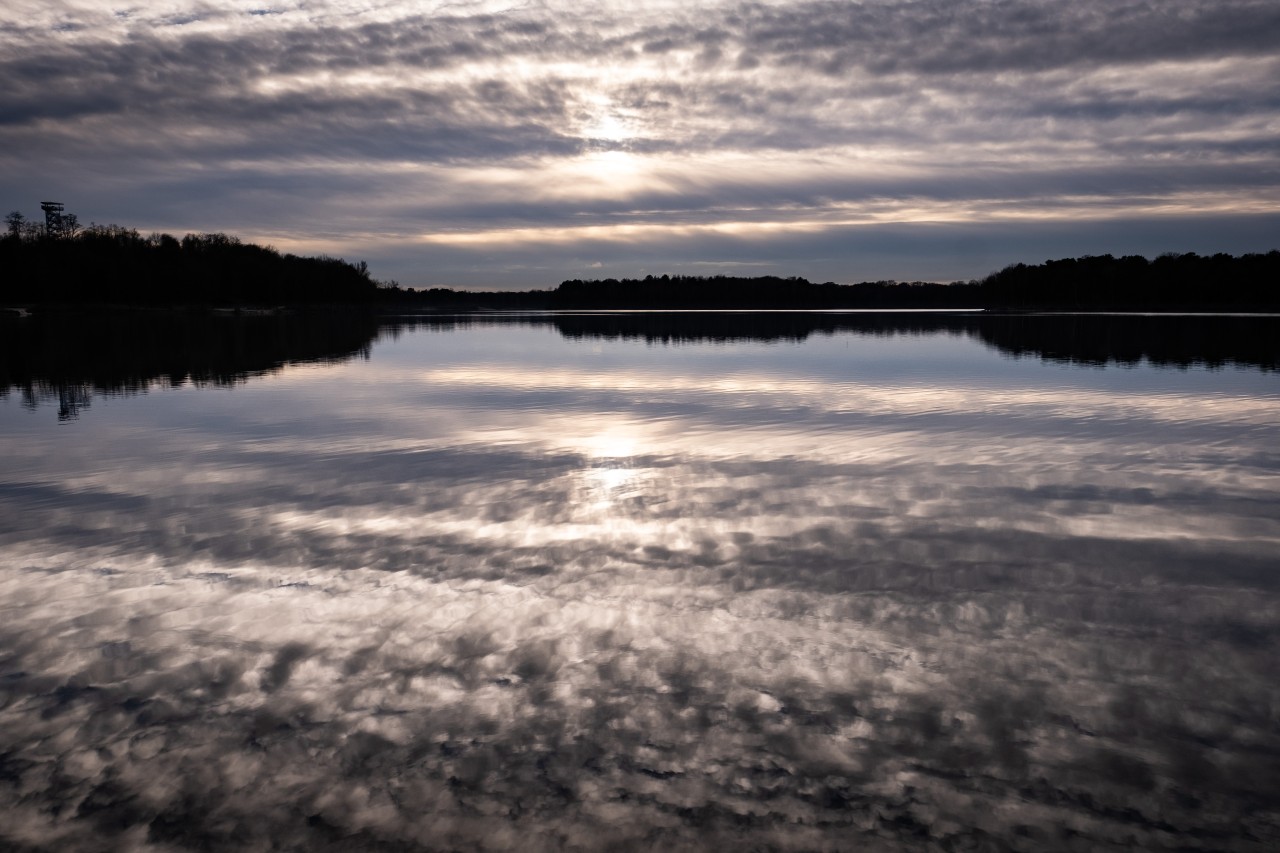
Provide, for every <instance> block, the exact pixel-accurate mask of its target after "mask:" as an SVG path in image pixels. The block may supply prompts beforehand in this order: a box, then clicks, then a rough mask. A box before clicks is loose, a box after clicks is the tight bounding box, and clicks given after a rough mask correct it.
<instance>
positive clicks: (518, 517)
mask: <svg viewBox="0 0 1280 853" xmlns="http://www.w3.org/2000/svg"><path fill="white" fill-rule="evenodd" d="M214 322H221V323H223V324H224V325H221V326H218V325H212V326H211V325H210V323H214ZM3 323H4V325H3V327H2V328H0V334H3V335H4V336H5V339H6V341H7V343H5V344H3V345H2V346H0V359H3V361H0V371H2V372H0V387H3V388H5V389H6V394H5V396H4V397H2V398H0V446H2V455H0V460H2V461H0V847H3V848H4V849H6V850H17V851H25V850H70V851H76V850H116V849H120V850H155V851H172V850H271V849H291V850H292V849H296V850H335V851H336V850H344V851H345V850H442V851H443V850H472V849H495V850H497V849H513V850H515V849H518V850H532V851H537V850H603V849H610V850H628V849H636V850H649V849H671V850H681V849H725V850H739V849H741V850H748V849H749V850H881V849H883V850H1027V851H1032V850H1057V849H1076V850H1108V849H1130V848H1135V847H1137V848H1145V849H1179V850H1257V851H1263V850H1274V849H1276V848H1277V847H1278V846H1280V679H1278V678H1277V676H1278V675H1280V672H1278V669H1280V667H1278V666H1277V660H1280V655H1278V654H1277V652H1278V648H1277V646H1278V645H1280V644H1278V643H1277V640H1278V638H1280V556H1278V555H1280V372H1277V371H1276V367H1277V359H1278V353H1277V349H1280V343H1278V342H1280V320H1277V319H1270V320H1258V319H1253V320H1246V319H1242V318H1226V319H1224V318H1216V319H1214V318H1181V319H1178V318H1167V317H1165V318H1117V317H1112V318H1079V317H1074V318H1073V317H1057V318H1036V317H1023V318H1003V319H1000V318H992V319H983V320H979V319H975V318H964V317H955V316H952V317H937V316H929V315H908V316H890V315H861V316H857V315H855V316H850V315H820V316H817V317H814V316H807V315H782V316H780V317H774V318H761V317H751V316H745V317H744V316H739V317H736V318H735V317H732V316H723V315H710V316H708V315H701V316H698V315H693V316H690V315H684V316H666V315H659V316H648V317H644V316H636V315H610V316H606V317H583V316H579V317H561V318H532V319H529V318H526V319H518V320H517V319H503V318H492V317H491V318H460V319H458V318H454V319H437V320H432V321H421V322H419V321H403V322H401V323H399V324H393V325H384V326H383V327H381V328H379V327H376V326H374V325H373V324H372V323H371V322H369V321H346V320H344V321H341V322H339V321H336V320H333V319H332V318H329V319H323V318H311V319H306V318H277V319H268V318H259V319H254V320H233V319H227V318H224V319H222V320H219V321H211V320H200V319H194V318H186V319H173V318H171V319H170V321H168V322H166V323H164V324H156V323H155V322H154V321H152V320H136V319H135V320H133V321H127V322H125V321H117V322H115V323H103V322H100V321H98V320H94V321H93V322H92V323H89V322H84V321H73V320H63V321H59V322H58V323H46V324H44V325H35V324H32V321H31V320H12V321H10V320H5V321H3ZM24 323H25V324H28V325H20V324H24Z"/></svg>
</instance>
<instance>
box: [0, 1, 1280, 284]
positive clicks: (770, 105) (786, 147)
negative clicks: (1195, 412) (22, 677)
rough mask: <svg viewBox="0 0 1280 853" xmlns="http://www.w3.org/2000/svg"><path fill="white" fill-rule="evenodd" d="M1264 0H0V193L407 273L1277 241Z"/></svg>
mask: <svg viewBox="0 0 1280 853" xmlns="http://www.w3.org/2000/svg"><path fill="white" fill-rule="evenodd" d="M1276 80H1280V4H1278V3H1276V2H1275V0H1160V2H1156V1H1155V0H1079V2H1072V3H1063V2H1044V0H990V2H952V0H904V2H897V0H869V2H862V3H849V2H767V1H766V2H737V0H727V2H699V3H689V2H671V0H627V2H580V0H575V2H572V3H571V2H567V0H545V2H529V3H520V2H488V1H487V0H482V2H465V0H464V2H434V0H428V2H403V0H386V2H382V1H381V0H314V2H311V1H310V0H283V1H282V2H272V0H245V2H241V0H210V2H201V0H172V2H160V3H145V4H133V5H131V4H130V3H129V2H128V0H6V2H5V3H4V4H3V7H0V81H3V84H2V85H0V207H3V209H4V210H5V211H6V212H7V211H9V210H19V211H21V212H23V213H24V214H26V215H27V216H28V217H31V218H38V217H39V216H40V215H41V214H40V210H39V203H40V202H41V201H44V200H57V201H61V202H63V203H64V204H66V206H67V210H68V211H71V212H74V213H76V214H77V215H78V216H79V218H80V220H81V221H82V222H85V223H88V222H98V223H116V224H121V225H126V226H130V227H135V228H137V229H138V230H139V231H142V232H144V233H149V232H152V231H165V232H169V233H174V234H183V233H187V232H211V231H223V232H227V233H231V234H236V235H238V236H240V237H241V238H243V239H246V240H252V241H254V242H260V243H266V244H270V245H273V246H275V247H276V248H278V249H280V250H282V251H289V252H297V253H301V254H327V255H333V256H340V257H344V258H346V259H348V260H353V261H354V260H365V261H367V262H368V263H369V265H370V268H371V272H372V273H373V275H374V276H375V277H377V278H379V279H382V280H395V281H398V282H399V283H401V284H402V285H405V286H412V287H427V286H446V287H465V288H480V289H526V288H543V287H553V286H555V285H556V284H557V283H559V282H560V281H561V280H564V279H567V278H598V277H607V276H633V275H646V274H655V275H657V274H662V273H683V274H704V275H715V274H721V273H723V274H734V275H752V274H759V275H765V274H771V275H784V276H789V275H800V276H804V277H807V278H810V279H812V280H816V281H828V280H830V281H838V282H853V281H863V280H875V279H885V278H893V279H899V280H917V279H918V280H932V281H950V280H958V279H969V278H976V277H981V276H983V275H986V274H987V273H989V272H992V271H994V270H997V269H1000V268H1002V267H1003V266H1005V265H1007V264H1010V263H1014V262H1019V261H1022V262H1027V263H1038V262H1040V261H1043V260H1045V259H1047V258H1053V257H1066V256H1077V255H1086V254H1104V253H1111V254H1116V255H1121V254H1143V255H1146V256H1148V257H1153V256H1155V255H1158V254H1160V253H1162V252H1167V251H1175V252H1184V251H1196V252H1200V253H1214V252H1229V253H1232V254H1239V253H1243V252H1258V251H1268V250H1271V249H1275V248H1280V89H1278V88H1277V87H1276V85H1275V81H1276Z"/></svg>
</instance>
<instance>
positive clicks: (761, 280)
mask: <svg viewBox="0 0 1280 853" xmlns="http://www.w3.org/2000/svg"><path fill="white" fill-rule="evenodd" d="M59 207H60V206H59ZM6 223H7V225H8V229H7V231H6V233H5V234H4V236H3V237H2V238H0V270H2V271H3V273H4V275H3V279H0V281H2V282H3V284H0V305H14V306H23V305H50V304H53V305H59V304H62V305H67V304H116V305H148V306H193V305H214V306H216V305H236V306H241V305H245V306H248V305H269V306H276V305H302V304H317V305H319V304H368V305H375V304H378V305H384V306H386V305H394V306H398V307H400V308H403V309H407V310H413V309H425V310H475V309H492V310H583V309H721V310H733V309H741V310H768V309H810V310H816V309H930V308H932V309H951V308H975V309H976V308H983V309H1006V310H1063V311H1248V312H1255V311H1275V310H1280V251H1277V250H1273V251H1271V252H1268V253H1266V254H1245V255H1241V256H1239V257H1236V256H1232V255H1226V254H1216V255H1212V256H1202V255H1197V254H1195V253H1186V254H1165V255H1161V256H1159V257H1157V258H1155V259H1154V260H1147V259H1146V258H1144V257H1142V256H1138V255H1128V256H1124V257H1120V258H1116V257H1113V256H1111V255H1097V256H1086V257H1081V258H1064V259H1059V260H1048V261H1045V262H1044V263H1042V264H1036V265H1027V264H1024V263H1017V264H1012V265H1010V266H1007V267H1005V268H1004V269H1001V270H999V271H998V272H994V273H992V274H990V275H988V276H986V277H985V278H983V279H981V280H971V281H956V282H951V283H949V284H942V283H936V282H920V281H914V282H899V281H892V280H885V281H867V282H860V283H857V284H837V283H835V282H824V283H815V282H811V281H808V280H807V279H804V278H799V277H789V278H782V277H778V276H757V277H738V276H723V275H720V276H710V277H704V276H684V275H674V276H672V275H661V276H653V275H649V276H645V277H644V278H642V279H625V278H624V279H614V278H606V279H597V280H582V279H573V280H568V281H564V282H561V283H560V285H559V286H558V287H556V288H554V289H551V290H526V291H472V290H454V289H450V288H429V289H421V290H415V289H412V288H402V287H400V286H399V285H398V284H397V283H395V282H380V281H377V280H376V279H374V278H373V277H372V276H371V275H370V274H369V269H368V265H367V264H365V263H364V262H363V261H361V262H358V263H349V262H347V261H346V260H344V259H342V258H333V257H327V256H319V257H303V256H298V255H293V254H285V253H281V252H279V251H277V250H275V249H273V248H271V247H268V246H259V245H256V244H253V243H246V242H242V241H241V240H240V239H239V238H236V237H233V236H229V235H227V234H220V233H215V234H187V235H186V236H184V237H182V238H181V239H179V238H176V237H173V236H171V235H169V234H152V235H150V236H143V235H141V234H139V232H138V231H136V230H134V229H131V228H125V227H122V226H118V225H90V226H88V227H84V228H82V227H80V225H79V223H78V221H77V220H76V218H75V216H74V215H72V214H65V215H62V214H58V215H57V218H55V219H52V220H50V221H49V222H47V223H46V225H45V226H44V227H41V226H39V225H37V224H34V223H32V222H30V221H27V220H26V218H25V217H23V216H22V214H21V213H19V212H17V211H14V212H13V213H10V214H9V215H8V216H7V217H6Z"/></svg>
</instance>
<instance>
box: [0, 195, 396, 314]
mask: <svg viewBox="0 0 1280 853" xmlns="http://www.w3.org/2000/svg"><path fill="white" fill-rule="evenodd" d="M5 222H6V225H7V229H6V232H5V234H4V236H3V237H2V238H0V303H7V304H86V303H88V304H96V303H114V304H130V305H229V304H230V305H242V304H250V305H280V304H302V303H353V302H373V301H375V300H377V299H379V298H380V297H383V296H385V295H387V294H390V293H395V292H399V288H398V286H396V285H395V284H394V283H393V284H389V285H388V284H383V283H381V282H378V281H376V280H374V279H373V278H372V277H371V276H370V274H369V269H368V266H367V265H366V264H365V263H364V262H363V261H361V262H359V263H349V262H347V261H345V260H343V259H342V258H333V257H328V256H319V257H304V256H299V255H294V254H286V253H281V252H279V251H277V250H276V249H274V248H271V247H269V246H259V245H256V244H253V243H245V242H242V241H241V240H240V239H239V238H237V237H233V236H230V235H227V234H221V233H214V234H187V235H186V236H184V237H182V238H177V237H174V236H172V235H170V234H151V235H147V236H144V235H142V234H139V233H138V231H137V230H136V229H133V228H126V227H123V226H120V225H97V224H91V225H88V226H84V227H81V226H80V224H79V222H78V221H77V220H76V218H75V216H74V215H73V214H64V215H63V216H62V217H61V221H60V222H59V227H58V228H57V229H56V230H55V229H47V228H45V227H43V226H41V225H38V224H35V223H32V222H30V221H28V220H26V218H25V217H23V216H22V214H21V213H20V212H18V211H14V212H13V213H10V214H9V215H8V216H6V217H5Z"/></svg>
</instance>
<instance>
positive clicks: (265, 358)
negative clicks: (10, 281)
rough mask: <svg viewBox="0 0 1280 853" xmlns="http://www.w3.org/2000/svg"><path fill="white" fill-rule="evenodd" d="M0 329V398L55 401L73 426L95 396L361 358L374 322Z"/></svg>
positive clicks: (307, 319) (145, 320)
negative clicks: (15, 395) (15, 394)
mask: <svg viewBox="0 0 1280 853" xmlns="http://www.w3.org/2000/svg"><path fill="white" fill-rule="evenodd" d="M0 331H2V332H3V335H2V336H0V397H3V396H7V395H8V394H9V393H10V392H11V391H12V390H16V391H17V392H18V393H19V394H20V395H21V397H22V401H23V405H25V406H26V407H28V408H36V407H37V406H39V405H40V404H41V403H42V402H49V401H57V404H58V418H59V419H60V420H71V419H74V418H75V417H77V416H78V414H79V413H80V410H81V409H83V408H85V407H87V406H88V405H89V404H90V403H91V401H92V399H93V397H94V395H95V394H97V395H104V396H117V395H129V394H139V393H146V391H147V390H148V389H149V388H152V387H165V386H169V387H176V386H181V385H183V384H186V383H192V384H195V385H210V386H227V385H234V384H236V383H239V382H243V381H245V380H246V379H248V378H250V377H252V376H261V375H263V374H266V373H269V372H272V371H276V370H280V369H281V368H283V367H284V366H285V365H289V364H306V363H321V364H323V363H331V362H337V361H344V360H346V359H350V358H356V357H364V358H368V356H369V347H370V345H371V343H372V341H373V339H374V337H375V336H376V335H377V333H378V324H377V321H376V319H375V318H374V317H373V316H372V315H371V314H368V313H367V312H359V311H356V312H344V313H338V312H326V311H311V312H305V313H298V312H290V313H279V314H240V313H235V314H227V313H210V312H198V311H136V312H113V313H109V314H106V315H103V314H100V313H76V312H62V313H52V314H36V315H34V316H31V317H24V318H16V317H13V318H7V319H4V320H0Z"/></svg>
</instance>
